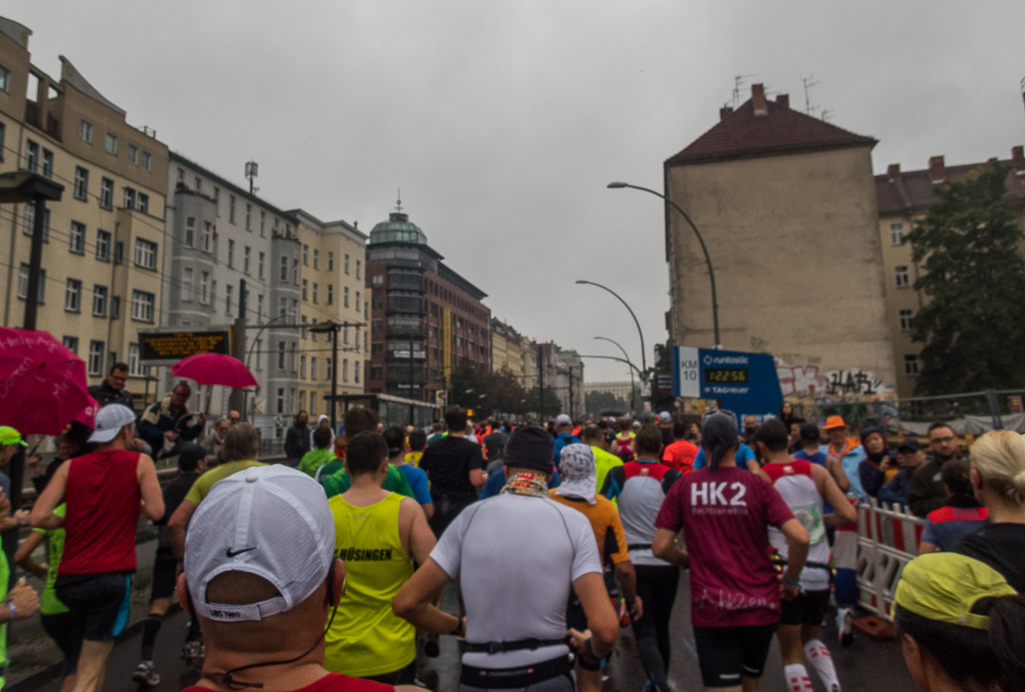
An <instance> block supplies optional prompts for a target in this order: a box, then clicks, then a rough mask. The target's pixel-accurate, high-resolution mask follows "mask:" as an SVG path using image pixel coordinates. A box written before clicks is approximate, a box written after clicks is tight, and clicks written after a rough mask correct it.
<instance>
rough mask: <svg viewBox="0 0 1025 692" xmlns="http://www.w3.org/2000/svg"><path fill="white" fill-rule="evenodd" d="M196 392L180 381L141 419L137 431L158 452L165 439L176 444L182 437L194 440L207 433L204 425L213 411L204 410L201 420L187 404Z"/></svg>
mask: <svg viewBox="0 0 1025 692" xmlns="http://www.w3.org/2000/svg"><path fill="white" fill-rule="evenodd" d="M191 395H192V388H191V387H189V385H187V384H186V383H184V382H179V383H178V385H177V386H176V387H175V388H174V390H173V391H172V392H171V393H170V394H168V395H167V396H165V397H164V399H163V401H160V402H158V403H156V404H153V405H152V406H150V407H149V408H148V409H146V413H144V414H143V415H142V418H140V419H139V425H138V427H137V428H136V430H137V434H138V436H139V437H141V438H142V439H143V440H145V441H146V443H147V444H149V446H150V447H152V448H153V452H154V454H158V453H159V452H160V450H161V449H163V447H164V440H165V439H166V440H168V441H169V442H171V443H174V441H175V440H177V439H178V438H179V437H180V438H181V440H182V442H194V441H195V440H196V438H197V437H199V434H200V433H201V432H203V424H204V423H206V420H207V418H209V417H210V414H209V413H207V412H206V411H204V412H203V413H201V414H199V416H198V420H196V419H194V418H193V417H192V414H190V413H189V409H188V408H186V406H185V404H187V403H188V401H189V396H191Z"/></svg>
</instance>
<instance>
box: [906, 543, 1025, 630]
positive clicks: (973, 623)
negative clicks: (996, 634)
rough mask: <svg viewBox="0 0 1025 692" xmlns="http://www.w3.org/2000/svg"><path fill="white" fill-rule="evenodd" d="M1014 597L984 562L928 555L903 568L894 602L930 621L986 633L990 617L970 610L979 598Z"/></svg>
mask: <svg viewBox="0 0 1025 692" xmlns="http://www.w3.org/2000/svg"><path fill="white" fill-rule="evenodd" d="M1016 593H1017V591H1015V590H1014V589H1013V588H1011V586H1010V585H1009V584H1008V583H1007V580H1006V579H1004V577H1003V575H1001V574H1000V573H999V572H997V571H996V570H995V569H993V568H992V567H990V566H989V565H987V564H985V563H983V562H979V561H978V560H975V559H973V558H970V557H968V556H966V555H961V554H959V553H927V554H926V555H922V556H920V557H916V558H915V559H914V560H912V561H911V562H909V563H908V564H907V565H906V566H905V567H904V573H903V575H902V576H901V578H900V583H898V584H897V596H896V599H895V600H896V603H897V605H899V606H900V607H902V608H904V609H906V610H908V611H910V612H912V613H914V614H915V615H921V616H922V617H924V618H927V619H929V620H936V621H937V622H947V623H950V624H952V625H962V626H965V627H973V628H975V629H980V630H985V629H989V616H988V615H980V614H978V613H973V612H972V606H974V605H975V603H976V602H977V601H978V600H979V599H982V598H986V597H989V596H1013V595H1014V594H1016Z"/></svg>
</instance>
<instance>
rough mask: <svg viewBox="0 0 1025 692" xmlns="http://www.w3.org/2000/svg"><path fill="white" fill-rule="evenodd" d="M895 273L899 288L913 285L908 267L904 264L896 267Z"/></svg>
mask: <svg viewBox="0 0 1025 692" xmlns="http://www.w3.org/2000/svg"><path fill="white" fill-rule="evenodd" d="M893 271H894V275H895V278H896V280H897V288H907V287H908V286H909V285H910V283H911V279H910V277H909V275H908V268H907V265H903V264H902V265H900V266H897V267H894V268H893Z"/></svg>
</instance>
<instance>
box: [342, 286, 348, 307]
mask: <svg viewBox="0 0 1025 692" xmlns="http://www.w3.org/2000/svg"><path fill="white" fill-rule="evenodd" d="M342 305H343V306H345V307H349V287H348V286H345V287H344V288H342Z"/></svg>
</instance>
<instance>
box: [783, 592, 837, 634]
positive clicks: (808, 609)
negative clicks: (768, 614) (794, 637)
mask: <svg viewBox="0 0 1025 692" xmlns="http://www.w3.org/2000/svg"><path fill="white" fill-rule="evenodd" d="M828 607H829V589H823V590H822V591H802V592H801V593H799V594H797V598H795V599H794V600H792V601H783V615H782V617H781V618H780V619H779V624H781V625H821V624H822V623H823V621H824V620H825V619H826V608H828Z"/></svg>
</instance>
